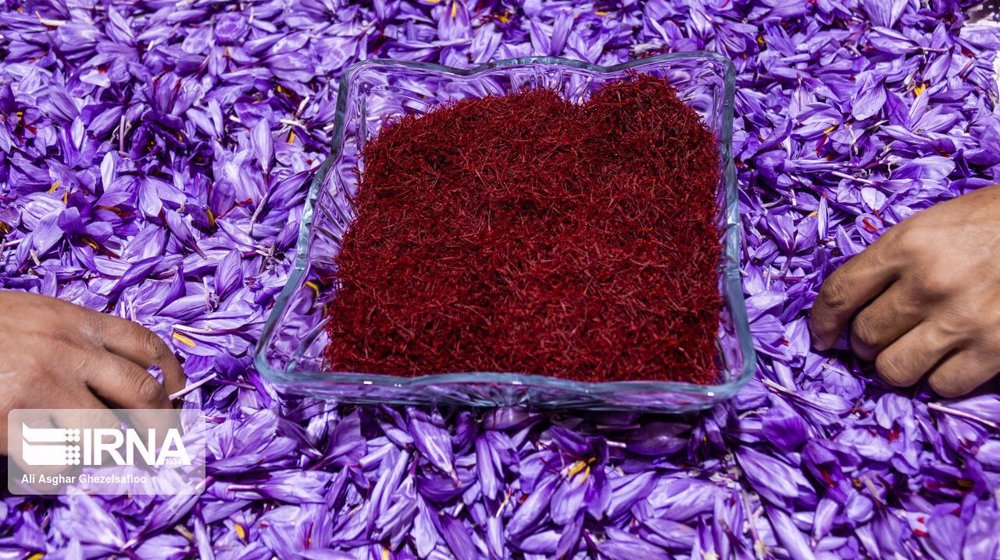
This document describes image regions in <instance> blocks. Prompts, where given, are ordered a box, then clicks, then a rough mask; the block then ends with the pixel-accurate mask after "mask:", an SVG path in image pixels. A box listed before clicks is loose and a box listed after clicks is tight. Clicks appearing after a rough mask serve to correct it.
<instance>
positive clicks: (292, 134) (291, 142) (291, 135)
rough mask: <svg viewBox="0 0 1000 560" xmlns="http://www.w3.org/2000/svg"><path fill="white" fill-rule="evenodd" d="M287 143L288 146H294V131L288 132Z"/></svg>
mask: <svg viewBox="0 0 1000 560" xmlns="http://www.w3.org/2000/svg"><path fill="white" fill-rule="evenodd" d="M287 142H288V143H289V144H294V143H295V131H294V130H289V131H288V140H287Z"/></svg>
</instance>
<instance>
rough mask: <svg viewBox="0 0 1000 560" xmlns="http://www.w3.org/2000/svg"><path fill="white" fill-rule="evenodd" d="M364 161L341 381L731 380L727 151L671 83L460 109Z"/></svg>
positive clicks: (445, 111)
mask: <svg viewBox="0 0 1000 560" xmlns="http://www.w3.org/2000/svg"><path fill="white" fill-rule="evenodd" d="M363 161H364V171H363V173H362V174H361V180H360V181H361V182H360V185H359V188H358V193H357V196H356V198H355V201H354V204H355V209H356V215H357V218H356V221H355V222H354V223H353V225H352V226H351V228H350V229H349V230H348V232H347V233H346V235H345V237H344V241H343V245H342V247H341V250H340V253H339V254H338V255H337V257H336V263H337V266H338V272H337V275H336V278H334V279H331V280H333V281H335V282H336V283H338V284H339V286H340V287H339V291H338V292H337V294H336V295H335V297H334V299H333V301H331V303H330V304H329V305H328V307H327V313H328V315H329V316H330V321H329V323H328V325H329V326H328V333H329V337H330V343H329V346H328V348H327V351H326V359H327V362H328V365H329V367H330V368H331V369H332V370H334V371H350V372H370V373H390V374H397V375H422V374H429V373H447V372H516V373H531V374H540V375H549V376H554V377H561V378H568V379H574V380H580V381H617V380H664V381H665V380H672V381H688V382H695V383H702V384H707V383H716V382H718V380H719V366H718V365H717V361H718V350H717V347H716V339H717V333H718V329H719V313H720V310H721V306H722V301H721V296H720V294H719V288H718V278H719V275H718V267H719V265H720V262H721V257H722V253H721V246H720V231H719V228H718V225H717V223H718V221H717V220H718V207H717V202H716V190H717V187H718V184H719V180H720V175H719V167H720V166H719V154H718V141H717V139H716V138H715V136H714V135H713V134H712V133H711V132H710V131H709V130H708V129H707V128H706V127H705V125H704V124H703V122H702V120H701V118H700V117H699V115H698V114H697V113H696V112H695V111H694V110H693V109H691V108H690V107H688V106H687V105H685V104H684V103H683V102H682V101H681V100H680V99H679V98H678V97H677V93H676V91H675V90H674V88H673V87H672V86H670V85H669V84H668V83H667V82H666V81H665V80H662V79H658V78H653V77H648V76H632V77H629V78H627V79H625V80H622V81H619V82H615V83H612V84H610V85H607V86H605V87H604V88H603V89H601V90H599V91H597V92H596V93H594V94H593V96H592V97H591V99H590V100H589V101H587V102H586V103H583V104H574V103H571V102H569V101H566V100H564V99H562V98H561V97H560V96H559V95H558V94H557V93H555V92H553V91H549V90H542V89H534V90H526V91H523V92H519V93H515V94H510V95H505V96H489V97H483V98H478V99H470V100H464V101H459V102H457V103H454V104H451V105H448V106H446V107H443V108H440V109H438V110H435V111H432V112H430V113H427V114H425V115H422V116H419V117H418V116H413V115H408V116H404V117H402V118H400V119H399V120H398V121H396V122H394V123H392V124H389V125H386V126H385V127H384V128H383V129H382V131H381V132H380V133H379V134H378V135H377V136H376V137H375V138H374V139H373V140H371V141H369V143H368V144H367V145H366V146H365V147H364V150H363Z"/></svg>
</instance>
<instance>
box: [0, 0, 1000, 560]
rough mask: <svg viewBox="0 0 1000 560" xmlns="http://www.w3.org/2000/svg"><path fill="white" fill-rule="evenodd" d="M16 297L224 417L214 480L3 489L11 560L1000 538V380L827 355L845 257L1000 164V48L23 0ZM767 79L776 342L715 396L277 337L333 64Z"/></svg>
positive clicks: (748, 148) (521, 16)
mask: <svg viewBox="0 0 1000 560" xmlns="http://www.w3.org/2000/svg"><path fill="white" fill-rule="evenodd" d="M2 5H3V10H2V12H3V13H0V60H2V63H0V232H2V238H0V248H2V253H0V258H2V269H0V286H2V287H4V288H10V289H17V290H29V291H32V292H37V293H41V294H46V295H51V296H58V297H61V298H64V299H67V300H70V301H74V302H76V303H79V304H82V305H86V306H88V307H91V308H94V309H101V310H106V311H108V312H111V313H115V314H118V315H121V316H123V317H127V318H130V319H134V320H136V321H139V322H140V323H142V324H144V325H146V326H147V327H149V328H151V329H153V330H154V331H156V332H157V333H159V334H160V335H161V336H162V337H163V338H164V339H165V340H168V341H170V342H172V343H173V347H174V348H175V349H176V351H177V352H178V354H179V355H181V356H183V357H184V359H185V368H186V370H187V373H188V374H189V376H190V377H191V381H192V382H195V383H199V384H200V385H199V386H198V387H197V388H195V389H194V390H192V391H191V392H190V394H189V398H190V399H191V400H193V401H197V402H200V403H201V406H202V407H203V409H204V414H205V416H206V419H207V420H208V422H210V423H213V424H215V426H216V427H215V428H214V430H213V431H212V436H211V442H210V448H209V455H210V458H209V465H208V474H209V478H208V481H207V484H206V488H205V492H204V494H202V495H201V496H199V497H197V498H189V497H178V498H169V499H149V498H143V497H132V498H93V497H88V496H71V497H58V498H46V499H30V500H29V499H21V498H16V497H9V496H8V497H6V498H4V499H3V501H2V502H0V558H25V557H31V558H40V557H41V554H44V555H45V556H46V557H47V558H61V557H66V558H77V557H81V556H83V557H100V556H113V555H122V556H132V557H141V558H147V557H148V558H181V557H190V556H196V555H201V556H203V557H206V558H212V557H213V556H214V557H217V558H237V557H240V558H271V557H274V556H276V557H279V558H358V559H361V558H451V557H455V558H459V559H462V560H464V559H471V558H484V557H492V558H506V557H514V558H549V557H557V556H561V557H567V558H569V557H573V558H587V557H602V558H608V559H611V560H618V559H624V560H635V559H637V558H642V559H644V560H651V559H657V558H672V557H678V558H688V557H690V558H705V559H723V560H725V559H730V558H739V559H751V558H796V559H798V558H840V557H843V558H865V557H868V558H879V559H892V558H935V559H937V558H942V559H952V558H954V559H959V558H961V559H970V560H971V559H975V560H980V559H989V558H998V557H1000V531H998V530H997V527H998V526H1000V490H998V489H1000V398H998V396H997V394H996V389H995V387H994V388H992V389H990V388H988V389H986V390H984V391H982V392H981V394H979V395H977V396H973V397H971V398H966V399H963V400H957V401H941V400H939V399H937V398H935V397H934V396H933V395H931V394H929V393H928V392H927V391H926V390H925V389H923V388H920V387H917V388H915V389H912V390H905V391H894V390H888V389H887V388H886V387H884V386H883V385H881V384H880V383H879V382H877V381H875V380H874V379H873V378H872V376H871V372H870V369H869V368H867V367H864V366H862V365H860V364H858V363H856V362H855V361H854V360H853V359H851V358H850V357H849V356H848V354H846V353H836V352H834V353H831V354H826V355H817V354H814V353H812V352H810V350H809V344H808V334H807V332H806V323H805V319H804V317H805V315H806V312H807V309H808V307H809V305H810V304H811V301H812V299H813V298H814V297H815V294H816V290H817V287H818V285H819V282H820V280H821V279H822V278H823V277H824V275H826V274H827V273H828V272H829V271H830V270H831V269H832V268H834V267H835V266H837V264H838V263H840V262H841V261H842V260H843V259H844V257H845V256H848V255H852V254H854V253H856V252H858V251H860V250H861V249H862V248H864V247H865V245H866V244H868V243H870V242H871V241H872V240H873V239H874V238H876V237H877V236H878V235H879V234H880V233H881V232H883V231H884V230H885V228H887V227H889V226H891V225H892V224H894V223H896V222H898V221H899V220H901V219H902V218H904V217H906V216H908V215H910V214H912V213H913V212H915V211H918V210H920V209H922V208H925V207H927V206H929V205H931V204H934V203H935V202H938V201H940V200H943V199H946V198H948V197H951V196H955V195H956V194H960V193H962V192H964V191H967V190H969V189H974V188H976V187H979V186H983V185H986V184H988V183H990V182H995V181H997V180H1000V111H998V109H997V106H998V91H997V87H998V84H997V81H998V74H1000V58H998V56H997V50H998V48H1000V38H998V36H997V35H996V34H994V35H990V34H988V33H978V34H977V33H975V32H974V30H972V29H970V28H968V27H965V26H963V20H964V19H965V16H964V15H963V13H962V9H961V8H962V7H961V6H960V5H959V4H958V3H957V2H954V1H949V0H930V1H927V0H892V1H890V0H862V1H860V2H858V1H855V0H810V1H808V2H805V1H800V0H692V1H686V2H682V1H680V0H674V1H667V0H650V1H648V2H644V3H640V2H636V1H634V0H623V1H620V2H604V1H602V2H598V3H596V4H593V3H585V4H576V3H571V2H562V1H560V2H544V3H543V2H541V1H539V0H532V1H528V2H525V3H524V4H517V5H514V4H510V3H505V2H496V1H493V2H480V3H478V4H477V3H475V2H473V0H468V1H463V0H434V1H432V2H423V1H419V2H418V1H415V2H399V1H391V0H384V1H376V2H374V3H367V2H366V3H364V4H362V5H352V4H348V3H346V2H343V1H339V0H307V1H303V2H300V3H290V2H283V1H276V0H275V1H272V0H258V1H250V2H242V3H233V4H228V3H223V2H214V1H201V0H190V1H181V2H178V1H175V0H141V1H139V2H134V3H133V2H107V3H105V2H98V1H97V0H74V1H73V2H67V1H65V0H49V1H39V2H15V1H11V0H8V1H6V2H4V3H3V4H2ZM695 49H705V50H712V51H716V52H720V53H723V54H725V55H727V56H729V57H730V58H732V59H733V60H734V62H735V63H736V66H737V68H738V70H739V80H738V92H737V97H736V102H737V107H736V113H737V120H736V131H737V132H736V138H735V154H736V157H737V161H738V168H739V173H740V184H741V187H742V188H743V190H744V194H743V197H742V206H743V211H744V212H745V215H744V231H745V235H746V239H747V245H748V249H747V251H746V254H745V264H744V267H743V272H744V278H745V281H744V286H745V290H746V294H747V296H748V306H749V309H750V317H751V320H752V329H753V331H754V334H755V338H756V344H757V349H758V353H759V358H760V367H759V371H758V375H757V377H756V379H754V380H753V381H752V382H751V383H750V384H749V385H748V386H747V387H746V389H745V390H743V391H742V392H741V393H740V394H739V395H738V397H737V398H736V399H735V400H733V401H732V402H731V403H728V404H727V405H726V406H722V407H719V408H717V409H715V410H712V411H709V412H706V413H704V414H701V415H697V416H692V417H643V416H635V415H628V414H604V415H594V414H561V415H555V416H553V415H546V414H537V413H532V412H525V411H510V410H502V411H493V412H481V411H468V410H415V409H398V408H389V407H383V408H361V409H359V408H355V407H348V406H334V405H331V404H329V403H327V402H322V401H314V400H309V399H295V398H283V397H281V396H280V395H277V394H275V392H274V391H273V389H272V388H271V387H269V386H268V385H267V384H266V383H264V382H262V381H261V379H260V377H259V376H258V374H257V373H256V372H255V371H254V370H253V367H252V365H251V353H252V349H253V346H254V344H255V342H256V340H257V337H258V335H259V333H260V330H261V326H262V322H263V319H264V317H265V316H266V314H267V312H268V310H269V308H270V307H271V305H272V302H273V300H274V297H275V295H276V293H277V292H278V290H279V289H280V288H281V286H282V283H283V282H284V279H285V277H286V272H287V270H288V267H289V262H290V256H291V254H292V250H293V244H294V241H295V236H296V232H297V228H298V222H299V220H298V218H299V217H300V214H301V212H302V202H303V198H304V196H305V187H306V185H307V182H308V181H309V179H310V177H311V174H312V173H313V172H314V170H315V169H316V168H317V166H318V165H319V163H320V161H321V160H322V158H323V156H324V154H325V152H326V149H327V148H326V145H327V141H328V138H329V134H330V127H331V124H332V117H333V113H334V102H335V97H336V93H337V92H336V81H335V80H334V78H335V77H337V76H338V75H339V74H340V72H341V70H342V69H343V68H344V67H345V66H346V65H348V64H350V63H352V62H354V61H356V60H360V59H364V58H369V57H388V58H395V59H408V60H423V61H436V62H441V63H444V64H449V65H470V64H476V63H480V62H485V61H488V60H491V59H498V58H507V57H514V56H523V55H530V54H539V55H560V56H566V57H571V58H580V59H584V60H588V61H591V62H598V63H602V64H609V63H616V62H619V61H622V60H627V59H629V58H634V57H640V56H645V55H650V54H654V53H660V52H666V51H685V50H695Z"/></svg>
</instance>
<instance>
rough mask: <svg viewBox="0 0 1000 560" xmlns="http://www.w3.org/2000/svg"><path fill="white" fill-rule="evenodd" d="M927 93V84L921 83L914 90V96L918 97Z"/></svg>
mask: <svg viewBox="0 0 1000 560" xmlns="http://www.w3.org/2000/svg"><path fill="white" fill-rule="evenodd" d="M925 91H927V84H925V83H923V82H921V83H919V84H917V87H915V88H913V96H914V97H917V96H918V95H920V94H921V93H923V92H925Z"/></svg>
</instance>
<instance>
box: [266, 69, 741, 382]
mask: <svg viewBox="0 0 1000 560" xmlns="http://www.w3.org/2000/svg"><path fill="white" fill-rule="evenodd" d="M685 59H689V60H711V61H714V62H716V63H719V64H721V66H722V68H723V69H724V73H723V94H722V95H723V102H722V116H721V117H722V130H721V137H720V138H719V144H720V148H721V152H722V154H721V155H722V158H723V160H724V161H723V167H724V169H723V177H724V181H725V201H724V204H725V207H724V208H723V211H724V213H725V233H724V240H725V247H724V254H725V263H724V266H723V279H722V286H723V296H724V298H725V302H726V305H728V306H729V308H730V309H729V311H730V313H731V314H732V322H733V326H734V329H735V334H736V337H737V341H738V346H739V349H740V352H741V355H742V357H743V364H742V367H741V368H740V370H739V375H738V376H737V377H735V378H734V379H732V380H730V381H727V382H725V383H719V384H713V385H699V384H695V383H687V382H680V381H648V380H636V381H593V382H588V381H574V380H569V379H562V378H556V377H550V376H545V375H538V374H527V373H513V372H452V373H434V374H426V375H420V376H414V377H402V376H395V375H390V374H379V373H353V372H314V371H310V370H299V369H298V368H297V367H296V366H294V365H293V366H292V367H291V368H286V370H289V369H290V370H291V371H280V370H278V369H275V368H273V367H271V365H270V363H268V360H267V356H266V353H267V349H268V346H269V342H270V341H271V338H272V336H274V335H275V333H276V328H277V326H278V322H279V320H280V318H281V317H282V316H283V315H284V312H285V310H286V307H287V306H288V304H289V301H290V300H291V298H292V295H293V294H294V292H295V290H296V289H297V288H298V285H299V283H300V281H301V280H302V276H303V275H304V274H305V273H306V270H308V268H309V258H308V254H309V238H310V234H311V233H312V225H313V217H314V212H315V203H316V200H317V199H318V198H319V194H320V190H321V188H322V185H323V183H324V181H325V179H326V175H327V173H328V172H329V170H330V167H331V166H332V164H333V162H334V161H335V160H336V158H338V157H339V156H340V153H341V149H342V144H343V141H344V121H345V118H344V117H345V113H346V108H347V99H348V98H349V97H350V92H351V86H352V85H353V82H354V77H355V76H356V75H357V74H358V73H360V72H362V71H364V70H366V69H368V68H372V67H386V68H391V67H402V68H407V69H414V70H422V71H427V72H435V73H439V74H449V75H453V76H459V77H470V76H474V75H476V74H481V73H485V72H489V71H491V70H495V69H498V68H505V67H514V66H526V65H532V64H545V65H552V66H564V67H569V68H575V69H579V70H586V71H589V72H593V73H596V74H614V73H618V72H621V71H623V70H628V69H630V68H635V67H639V66H645V65H651V64H657V63H661V62H666V61H675V60H685ZM735 84H736V68H735V66H734V65H733V63H732V61H730V60H729V59H728V58H726V57H724V56H722V55H720V54H717V53H712V52H708V51H688V52H682V53H666V54H661V55H657V56H651V57H647V58H639V59H635V60H630V61H626V62H623V63H620V64H615V65H612V66H602V65H598V64H593V63H590V62H586V61H582V60H573V59H567V58H560V57H552V56H529V57H518V58H507V59H502V60H496V61H492V62H488V63H485V64H480V65H477V66H471V67H467V68H462V67H454V66H445V65H441V64H434V63H428V62H413V61H402V60H398V61H397V60H389V59H382V58H373V59H368V60H365V61H361V62H357V63H355V64H352V65H351V66H349V67H348V68H347V69H346V70H345V71H344V73H343V74H342V75H341V77H340V79H339V81H338V89H337V104H336V112H335V117H334V123H333V131H332V134H331V137H330V152H329V153H328V154H327V156H326V158H325V159H324V161H323V163H322V164H321V165H320V167H319V168H318V169H317V172H316V175H315V176H314V177H313V179H312V181H311V183H310V185H309V191H308V193H307V195H306V199H305V203H304V208H303V211H302V217H301V223H300V225H299V232H298V236H297V241H296V248H295V258H294V260H293V262H292V267H291V269H290V271H289V274H288V279H287V280H286V283H285V285H284V287H283V288H282V289H281V292H280V293H279V294H278V296H277V297H276V298H275V303H274V305H273V306H272V308H271V311H270V312H269V313H268V316H267V319H266V320H265V322H264V327H263V329H262V331H261V334H260V338H259V339H258V342H257V347H256V349H255V350H254V365H255V367H256V369H257V371H258V372H259V373H261V374H262V375H263V376H264V378H265V379H267V380H269V381H271V382H273V383H275V384H276V385H278V386H282V385H286V384H291V383H305V382H320V383H331V382H334V383H336V384H352V383H353V384H363V385H368V386H385V387H397V388H406V387H413V388H418V387H423V386H428V385H443V384H469V383H476V384H480V383H494V384H508V385H525V386H536V387H542V388H551V389H565V390H572V391H574V392H577V393H586V394H591V395H599V394H602V393H610V392H617V391H620V390H628V391H643V392H645V391H649V392H654V391H655V392H665V393H674V394H689V395H704V396H707V397H717V396H720V395H719V394H720V393H721V394H722V395H731V394H733V393H735V392H736V391H738V390H739V389H740V388H741V387H743V386H744V385H746V384H747V383H748V382H749V381H750V379H751V378H752V377H753V374H754V372H755V371H756V364H757V360H756V352H755V350H754V347H753V344H752V339H751V337H750V329H749V322H748V318H747V312H746V301H745V298H744V296H743V287H742V282H741V281H740V271H739V257H740V252H741V249H740V219H739V203H738V196H739V192H738V189H737V184H736V173H735V166H734V162H733V155H732V136H733V108H734V103H735ZM729 371H733V370H729ZM331 376H336V377H335V378H334V377H331Z"/></svg>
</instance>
